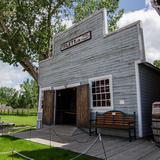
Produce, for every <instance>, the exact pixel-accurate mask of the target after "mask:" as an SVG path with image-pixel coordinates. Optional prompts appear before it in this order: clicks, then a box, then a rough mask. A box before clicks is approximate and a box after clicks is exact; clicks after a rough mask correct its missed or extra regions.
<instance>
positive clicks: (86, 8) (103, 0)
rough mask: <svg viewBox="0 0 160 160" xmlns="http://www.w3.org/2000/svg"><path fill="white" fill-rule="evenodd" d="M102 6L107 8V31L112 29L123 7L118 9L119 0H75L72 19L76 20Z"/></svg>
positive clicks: (115, 26)
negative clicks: (75, 4)
mask: <svg viewBox="0 0 160 160" xmlns="http://www.w3.org/2000/svg"><path fill="white" fill-rule="evenodd" d="M102 8H106V9H107V16H108V25H109V31H114V30H115V29H116V28H117V22H118V21H119V19H120V18H121V17H122V15H123V13H124V10H123V9H119V0H89V1H88V0H77V6H76V7H75V9H74V15H75V17H74V20H75V22H78V21H80V20H82V19H84V18H85V17H88V16H89V15H91V14H93V13H94V12H95V11H97V10H100V9H102Z"/></svg>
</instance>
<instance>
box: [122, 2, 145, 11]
mask: <svg viewBox="0 0 160 160" xmlns="http://www.w3.org/2000/svg"><path fill="white" fill-rule="evenodd" d="M144 7H145V0H120V8H123V9H125V12H130V11H135V10H139V9H142V8H144Z"/></svg>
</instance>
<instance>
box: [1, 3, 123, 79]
mask: <svg viewBox="0 0 160 160" xmlns="http://www.w3.org/2000/svg"><path fill="white" fill-rule="evenodd" d="M118 5H119V0H69V1H68V0H32V1H31V0H1V1H0V59H1V60H2V61H3V62H7V63H9V64H13V65H18V64H21V65H22V67H23V68H24V70H25V71H27V72H28V73H29V74H30V75H31V76H32V77H33V78H34V79H35V80H36V81H38V68H37V66H36V65H35V64H37V63H38V61H39V60H42V59H45V58H48V57H50V56H51V49H50V48H51V41H50V40H51V38H52V35H53V34H54V33H57V32H61V31H63V30H64V29H65V25H62V21H63V20H64V19H65V18H66V17H67V18H69V17H75V18H74V20H75V22H77V21H80V20H82V19H83V18H84V17H86V16H89V15H90V14H92V13H94V12H95V11H96V10H99V9H101V8H107V10H108V17H109V18H108V20H109V28H110V30H111V31H113V30H114V29H115V28H116V22H117V21H118V20H119V18H120V17H121V16H122V14H123V10H118ZM73 13H74V14H73Z"/></svg>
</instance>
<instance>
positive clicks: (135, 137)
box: [134, 127, 137, 140]
mask: <svg viewBox="0 0 160 160" xmlns="http://www.w3.org/2000/svg"><path fill="white" fill-rule="evenodd" d="M134 139H135V140H136V139H137V136H136V128H135V127H134Z"/></svg>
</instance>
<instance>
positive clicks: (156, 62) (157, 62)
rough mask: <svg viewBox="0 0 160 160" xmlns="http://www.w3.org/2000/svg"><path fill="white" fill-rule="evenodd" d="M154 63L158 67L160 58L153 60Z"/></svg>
mask: <svg viewBox="0 0 160 160" xmlns="http://www.w3.org/2000/svg"><path fill="white" fill-rule="evenodd" d="M154 65H155V66H156V67H157V68H159V69H160V60H155V61H154Z"/></svg>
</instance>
